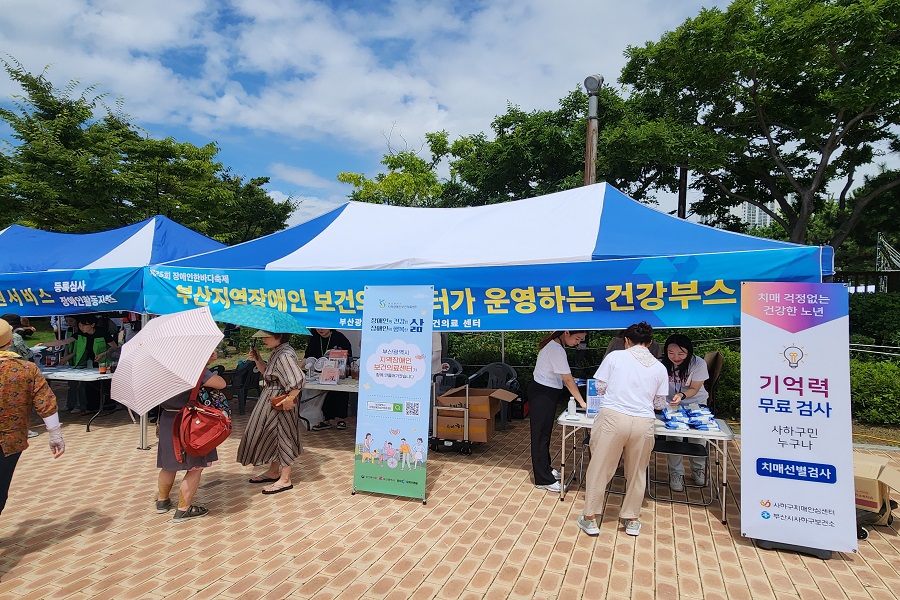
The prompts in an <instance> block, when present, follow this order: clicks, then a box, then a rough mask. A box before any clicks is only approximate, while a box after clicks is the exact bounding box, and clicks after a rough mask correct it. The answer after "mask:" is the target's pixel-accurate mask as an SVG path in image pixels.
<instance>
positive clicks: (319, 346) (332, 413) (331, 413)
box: [303, 329, 353, 431]
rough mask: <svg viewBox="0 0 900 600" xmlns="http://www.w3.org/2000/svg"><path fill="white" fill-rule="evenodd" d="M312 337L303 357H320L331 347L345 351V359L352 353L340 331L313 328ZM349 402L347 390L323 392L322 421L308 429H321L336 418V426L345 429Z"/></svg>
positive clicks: (348, 341)
mask: <svg viewBox="0 0 900 600" xmlns="http://www.w3.org/2000/svg"><path fill="white" fill-rule="evenodd" d="M311 334H312V337H310V338H309V341H308V342H307V343H306V352H305V353H304V354H303V357H304V358H321V357H323V356H325V355H326V354H328V351H329V350H331V349H339V350H346V351H347V360H348V361H349V360H350V355H351V354H353V347H352V346H351V345H350V340H348V339H347V336H345V335H344V334H343V333H341V332H340V331H335V330H334V329H313V330H312V332H311ZM349 404H350V393H349V392H328V393H326V394H325V400H324V401H323V402H322V422H321V423H317V424H316V425H313V426H312V427H311V428H310V429H312V430H313V431H322V430H323V429H329V428H330V427H331V420H332V419H338V422H337V428H338V429H346V428H347V422H346V421H344V419H346V418H347V406H348V405H349Z"/></svg>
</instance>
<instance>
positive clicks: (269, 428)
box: [237, 343, 303, 466]
mask: <svg viewBox="0 0 900 600" xmlns="http://www.w3.org/2000/svg"><path fill="white" fill-rule="evenodd" d="M263 384H264V387H263V392H262V394H261V395H260V398H259V400H257V401H256V407H254V409H253V413H252V414H251V415H250V420H249V421H248V422H247V429H246V431H245V432H244V437H242V438H241V443H240V445H239V446H238V451H237V461H238V462H239V463H241V464H242V465H266V464H269V463H272V462H278V463H281V465H282V466H288V465H293V464H294V460H295V459H296V458H297V457H298V456H300V455H301V454H302V453H303V447H302V446H301V445H300V430H301V429H300V428H301V426H300V413H299V409H298V408H297V407H294V408H293V409H292V410H275V409H273V408H272V403H271V402H269V398H271V397H272V396H279V395H281V394H286V393H288V392H289V391H291V390H296V389H301V388H302V387H303V371H302V369H301V368H300V363H299V362H298V361H297V353H296V352H294V349H293V348H291V346H290V344H287V343H284V344H281V345H280V346H278V347H277V348H275V350H273V351H272V356H271V357H269V362H268V364H267V365H266V372H265V373H263Z"/></svg>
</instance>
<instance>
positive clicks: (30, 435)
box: [28, 429, 41, 438]
mask: <svg viewBox="0 0 900 600" xmlns="http://www.w3.org/2000/svg"><path fill="white" fill-rule="evenodd" d="M39 435H41V434H39V433H38V432H37V431H33V430H31V429H29V430H28V437H30V438H33V437H37V436H39Z"/></svg>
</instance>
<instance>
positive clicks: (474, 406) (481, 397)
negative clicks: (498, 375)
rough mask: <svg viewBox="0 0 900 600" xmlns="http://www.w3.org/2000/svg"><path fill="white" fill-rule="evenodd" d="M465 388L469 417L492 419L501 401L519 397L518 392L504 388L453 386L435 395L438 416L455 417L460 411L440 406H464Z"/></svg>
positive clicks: (509, 400)
mask: <svg viewBox="0 0 900 600" xmlns="http://www.w3.org/2000/svg"><path fill="white" fill-rule="evenodd" d="M466 389H468V395H469V418H470V419H493V418H494V415H496V414H497V413H498V412H499V411H500V403H501V402H512V401H513V400H515V399H516V398H518V397H519V395H518V394H515V393H513V392H508V391H506V390H491V389H484V388H467V386H460V387H458V388H453V389H452V390H449V391H447V392H445V393H443V394H441V395H440V396H438V397H437V405H438V416H444V417H457V416H461V415H460V413H458V412H454V411H443V412H442V411H441V410H440V407H441V406H448V407H453V408H465V406H466Z"/></svg>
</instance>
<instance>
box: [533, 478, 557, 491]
mask: <svg viewBox="0 0 900 600" xmlns="http://www.w3.org/2000/svg"><path fill="white" fill-rule="evenodd" d="M534 487H536V488H537V489H539V490H547V491H548V492H553V493H554V494H558V493H559V490H560V489H561V488H560V484H559V482H558V481H554V482H553V483H549V484H547V485H536V486H534Z"/></svg>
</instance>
